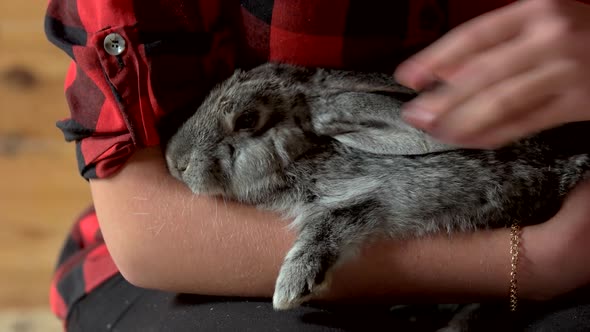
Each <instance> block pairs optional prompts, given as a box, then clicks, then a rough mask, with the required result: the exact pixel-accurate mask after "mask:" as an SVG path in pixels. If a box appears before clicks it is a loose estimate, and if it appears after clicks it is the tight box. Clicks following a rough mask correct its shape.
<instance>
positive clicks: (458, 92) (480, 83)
mask: <svg viewBox="0 0 590 332" xmlns="http://www.w3.org/2000/svg"><path fill="white" fill-rule="evenodd" d="M396 79H397V80H398V81H399V82H400V83H402V84H404V85H407V86H409V87H411V88H414V89H416V90H422V89H424V88H425V87H427V86H428V85H430V84H432V83H433V82H434V81H436V80H440V81H442V82H445V84H444V85H443V86H441V87H440V88H437V89H434V90H433V91H431V92H425V93H424V94H422V96H420V97H418V98H416V99H415V100H414V101H413V102H411V103H408V105H407V106H406V107H405V109H404V118H405V119H406V121H408V122H409V123H411V124H412V125H414V126H416V127H418V128H421V129H424V130H426V131H427V132H429V133H430V134H431V135H433V136H434V137H436V138H438V139H440V140H442V141H445V142H448V143H453V144H457V145H462V146H466V147H474V148H494V147H498V146H500V145H504V144H507V143H509V142H510V141H513V140H516V139H519V138H522V137H523V136H526V135H529V134H532V133H535V132H537V131H540V130H542V129H547V128H550V127H554V126H557V125H559V124H562V123H567V122H572V121H582V120H590V106H589V105H590V5H588V4H583V3H580V2H577V1H571V0H570V1H567V0H526V1H518V2H517V3H515V4H513V5H510V6H507V7H504V8H501V9H498V10H496V11H493V12H490V13H488V14H486V15H483V16H481V17H479V18H476V19H474V20H472V21H470V22H467V23H465V24H464V25H462V26H460V27H458V28H456V29H455V30H453V31H451V32H450V33H449V34H447V35H446V36H444V37H443V38H441V39H440V40H439V41H437V42H436V43H434V44H433V45H431V46H430V47H428V48H426V49H425V50H423V51H422V52H419V53H418V54H416V55H415V56H414V57H412V58H410V59H408V61H406V62H404V63H402V64H401V65H400V67H399V68H398V70H397V71H396Z"/></svg>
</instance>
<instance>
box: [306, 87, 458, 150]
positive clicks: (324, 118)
mask: <svg viewBox="0 0 590 332" xmlns="http://www.w3.org/2000/svg"><path fill="white" fill-rule="evenodd" d="M363 89H364V87H363ZM401 105H402V101H401V100H400V98H398V97H395V95H394V96H391V95H387V94H382V93H381V90H379V93H375V92H373V91H346V90H342V91H340V92H339V93H336V94H332V95H327V94H326V95H324V96H322V97H320V98H317V99H316V100H314V101H312V112H311V113H312V119H311V121H312V126H313V130H314V132H315V133H316V134H317V135H320V136H331V137H333V138H334V139H336V140H338V141H340V142H341V143H343V144H345V145H347V146H350V147H353V148H356V149H360V150H363V151H368V152H372V153H380V154H396V155H401V154H405V155H415V154H424V153H431V152H440V151H447V150H453V149H457V147H455V146H451V145H448V144H444V143H441V142H438V141H437V140H435V139H434V138H432V137H431V136H429V135H428V134H426V133H425V132H423V131H421V130H418V129H416V128H414V127H412V126H410V125H408V124H406V123H405V122H404V121H403V120H402V118H401V112H400V108H401Z"/></svg>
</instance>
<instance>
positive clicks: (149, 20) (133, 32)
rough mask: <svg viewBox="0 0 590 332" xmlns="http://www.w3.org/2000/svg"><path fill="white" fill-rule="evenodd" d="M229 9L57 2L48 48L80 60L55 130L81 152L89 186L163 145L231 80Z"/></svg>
mask: <svg viewBox="0 0 590 332" xmlns="http://www.w3.org/2000/svg"><path fill="white" fill-rule="evenodd" d="M223 2H224V1H212V0H201V1H181V0H78V1H76V0H51V1H49V5H48V9H47V14H46V19H45V32H46V35H47V38H48V39H49V41H51V42H52V43H53V44H55V45H56V46H58V47H59V48H60V49H62V50H63V51H64V52H65V53H66V54H67V55H69V57H70V58H71V59H72V63H71V65H70V67H69V69H68V71H67V75H66V79H65V85H64V89H65V96H66V99H67V103H68V106H69V116H68V117H66V118H64V119H61V120H59V121H58V122H57V127H58V128H59V129H60V130H61V131H62V132H63V134H64V137H65V139H66V140H67V141H69V142H74V143H75V146H76V155H77V160H78V168H79V171H80V174H81V175H82V176H83V177H84V178H86V179H93V178H104V177H108V176H110V175H112V174H114V173H115V172H117V171H118V170H119V169H120V168H121V166H122V165H124V163H125V162H126V161H127V160H128V158H129V157H130V156H131V155H132V154H133V152H134V151H135V150H136V149H137V148H141V147H150V146H155V145H158V144H160V143H161V140H162V134H161V133H162V123H163V120H164V119H167V118H171V117H176V118H181V117H182V114H187V113H189V111H190V110H191V109H194V107H195V105H197V104H198V102H200V100H202V98H203V97H204V95H205V94H206V93H207V91H209V90H210V88H211V87H212V85H213V84H215V83H216V82H218V81H219V80H220V79H223V78H224V77H225V76H228V75H229V74H231V72H232V71H233V69H234V53H235V50H234V42H233V34H232V27H231V26H230V24H224V22H229V20H227V19H226V18H224V15H225V14H224V13H228V12H231V11H228V10H224V8H223V6H227V4H223ZM226 3H227V2H226ZM179 8H182V9H183V10H182V11H180V10H179ZM176 115H178V116H176ZM170 123H173V122H170Z"/></svg>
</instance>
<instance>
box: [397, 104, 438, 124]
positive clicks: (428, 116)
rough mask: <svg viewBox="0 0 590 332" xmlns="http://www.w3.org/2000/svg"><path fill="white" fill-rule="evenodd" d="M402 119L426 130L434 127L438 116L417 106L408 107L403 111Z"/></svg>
mask: <svg viewBox="0 0 590 332" xmlns="http://www.w3.org/2000/svg"><path fill="white" fill-rule="evenodd" d="M402 118H403V119H404V120H405V121H406V122H409V123H410V124H412V125H414V126H417V127H421V128H423V129H424V128H425V127H431V126H432V124H433V122H434V120H435V118H436V114H435V113H434V112H431V111H428V110H426V109H424V108H422V107H420V106H417V105H407V106H406V107H404V108H403V109H402Z"/></svg>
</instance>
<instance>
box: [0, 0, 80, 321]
mask: <svg viewBox="0 0 590 332" xmlns="http://www.w3.org/2000/svg"><path fill="white" fill-rule="evenodd" d="M46 6H47V1H46V0H20V1H2V2H0V176H1V178H0V183H1V185H0V225H1V226H2V231H0V309H1V310H3V311H4V310H7V309H9V308H11V309H17V308H20V309H21V310H24V309H26V308H33V307H45V308H47V304H48V290H49V282H50V278H51V275H52V271H53V268H54V264H55V260H56V258H57V254H58V251H59V249H60V247H61V244H62V241H63V239H64V237H65V235H66V233H67V231H68V229H69V228H70V226H71V223H72V221H73V220H74V218H75V217H76V216H77V214H78V213H80V212H81V211H82V210H83V209H84V208H85V207H87V206H88V205H89V204H90V193H89V188H88V184H87V183H86V182H85V181H84V180H83V179H82V178H81V177H80V176H79V175H78V173H77V169H76V161H75V152H74V146H73V144H68V143H65V142H64V140H63V135H62V134H61V132H60V131H59V130H58V129H57V128H56V127H55V121H56V120H59V119H61V118H64V117H66V116H68V109H67V105H66V101H65V98H64V93H63V81H64V77H65V72H66V69H67V67H68V65H69V58H68V57H67V56H66V55H65V54H64V53H63V52H62V51H60V50H59V49H57V48H56V47H55V46H53V45H51V44H50V43H49V42H48V41H47V40H46V38H45V34H44V31H43V19H44V13H45V9H46Z"/></svg>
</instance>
